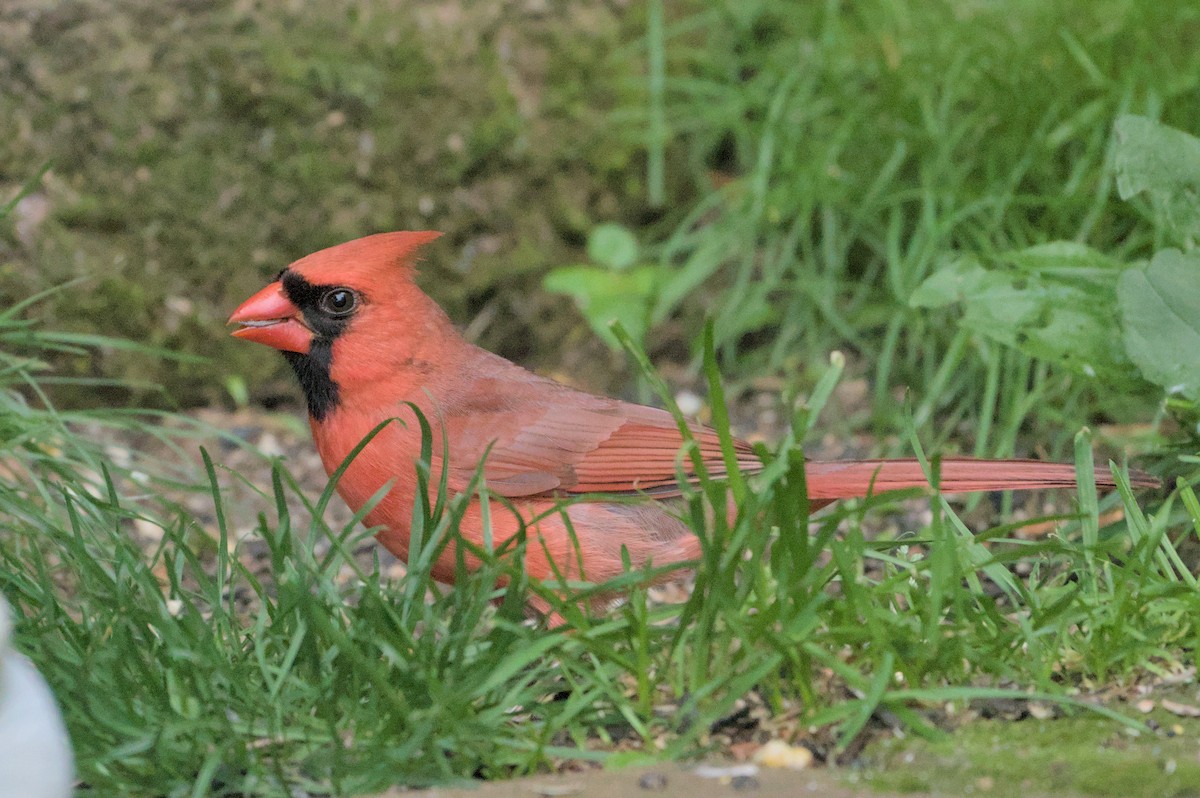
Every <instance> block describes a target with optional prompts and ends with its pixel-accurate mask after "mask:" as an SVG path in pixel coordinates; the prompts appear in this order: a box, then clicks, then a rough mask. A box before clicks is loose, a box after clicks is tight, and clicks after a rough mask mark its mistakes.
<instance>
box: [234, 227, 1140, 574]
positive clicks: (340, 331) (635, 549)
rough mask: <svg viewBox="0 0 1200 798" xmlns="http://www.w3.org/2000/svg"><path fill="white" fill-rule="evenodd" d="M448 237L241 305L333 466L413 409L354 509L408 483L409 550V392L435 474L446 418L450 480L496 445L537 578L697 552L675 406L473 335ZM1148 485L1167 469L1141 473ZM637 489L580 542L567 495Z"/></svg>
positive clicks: (868, 473)
mask: <svg viewBox="0 0 1200 798" xmlns="http://www.w3.org/2000/svg"><path fill="white" fill-rule="evenodd" d="M437 236H438V234H437V233H430V232H420V233H385V234H381V235H375V236H369V237H367V238H362V239H359V240H357V241H351V242H349V243H346V244H342V245H340V246H336V247H331V248H329V249H325V250H322V251H320V252H317V253H314V254H312V255H309V256H308V257H305V258H302V259H301V260H298V261H296V262H295V263H293V264H292V265H291V266H289V267H288V269H286V270H285V271H284V273H283V274H282V275H281V279H280V280H277V281H276V282H274V283H272V284H271V285H269V286H267V287H266V288H265V289H263V290H262V291H260V292H259V293H258V294H256V295H255V296H254V297H251V298H250V299H249V300H247V301H246V302H245V303H243V304H242V305H241V307H239V308H238V309H237V310H236V311H235V312H234V314H233V316H232V317H231V318H230V321H231V322H237V323H241V324H242V325H243V326H242V327H241V329H239V330H237V331H235V332H234V335H236V336H239V337H242V338H246V339H248V340H253V341H259V342H261V343H265V344H267V345H270V346H274V347H276V348H278V349H280V350H281V351H283V352H284V353H285V355H287V356H288V358H289V361H290V362H291V363H292V365H293V367H294V368H295V369H296V372H297V374H298V375H299V376H300V379H301V383H302V384H303V386H304V389H305V393H306V396H307V398H308V401H309V409H310V414H311V426H312V431H313V438H314V440H315V442H316V445H317V449H318V451H319V452H320V455H321V459H322V461H323V462H324V464H325V468H326V470H328V471H330V472H332V471H333V470H334V469H336V468H337V467H338V466H340V464H341V463H342V461H343V460H344V458H345V457H346V456H347V455H348V454H349V453H350V451H351V450H352V449H353V448H354V447H355V446H356V445H358V443H359V442H360V441H361V440H362V439H363V438H364V437H365V436H366V435H367V434H368V433H369V432H370V431H371V430H373V429H375V428H376V427H377V426H378V425H379V424H380V423H381V422H382V421H384V420H385V419H388V418H391V417H398V418H399V419H401V420H403V421H404V422H406V423H404V424H400V423H392V424H389V425H388V426H386V427H385V428H384V429H383V430H382V431H381V432H380V433H379V434H378V435H377V436H376V437H375V438H374V439H373V440H372V441H371V442H370V444H368V445H367V447H366V448H365V449H364V450H363V451H362V453H361V454H360V455H359V456H358V457H357V458H356V459H355V461H354V462H353V463H352V464H351V465H350V467H349V468H348V470H347V471H346V473H345V475H344V476H343V477H342V479H341V481H340V482H339V484H338V491H339V493H340V494H341V495H342V497H343V499H345V501H346V503H347V504H348V505H350V507H352V508H355V509H357V508H359V507H361V506H363V504H365V503H366V502H367V501H368V500H369V499H370V498H371V497H372V496H373V495H374V494H375V493H376V492H377V491H378V490H379V489H380V488H381V487H382V486H383V485H384V484H385V483H387V482H389V481H392V480H394V484H393V487H392V488H391V490H390V492H389V493H388V494H387V495H386V497H384V498H383V500H382V501H381V502H380V503H379V504H378V505H377V506H376V507H375V508H374V509H373V510H372V511H371V512H370V513H369V514H368V515H367V517H366V522H367V523H368V524H370V525H372V526H379V527H381V528H382V531H381V532H379V534H378V539H379V541H380V542H381V543H382V544H383V545H384V546H385V547H386V548H388V549H389V550H390V551H392V552H393V553H395V554H396V555H397V556H399V557H401V558H403V557H405V555H406V554H407V552H408V544H409V531H410V523H411V517H412V508H413V502H414V499H415V495H416V491H417V481H416V473H415V469H414V462H415V461H416V459H417V457H418V456H419V454H420V447H421V434H420V429H419V427H418V425H417V424H416V423H415V417H414V414H413V412H412V410H411V408H410V407H408V406H407V405H406V404H405V403H406V402H411V403H413V404H415V405H416V406H417V407H419V408H421V410H422V412H423V413H424V415H425V417H426V418H427V419H428V421H429V423H430V424H431V425H432V426H433V441H434V453H435V462H434V463H433V469H434V473H435V474H436V473H439V469H440V468H441V466H442V463H441V459H440V441H441V440H442V433H443V431H444V432H445V435H446V437H447V440H448V442H449V445H448V453H449V463H448V474H449V485H450V489H451V490H452V491H456V492H461V491H463V490H465V489H466V488H467V486H468V483H469V481H470V479H471V477H472V475H473V474H474V473H475V470H476V468H477V466H478V464H479V463H480V461H481V460H483V459H484V455H485V453H486V454H487V458H486V462H485V465H484V469H483V474H484V478H485V480H486V483H487V487H488V490H489V491H490V492H492V493H494V494H498V495H501V496H504V497H506V498H508V499H510V500H511V503H512V507H513V508H514V509H513V511H510V510H508V509H506V508H505V507H503V506H502V505H501V503H499V502H493V503H492V504H491V507H490V510H491V533H490V535H491V539H492V540H493V541H494V542H495V543H496V544H497V545H499V544H500V543H501V542H503V541H505V540H506V539H508V538H510V537H512V536H513V535H514V534H516V532H517V530H518V529H519V527H520V525H521V522H522V519H524V520H525V521H530V522H531V525H530V541H531V543H530V545H529V546H528V548H527V552H526V560H525V567H526V569H527V571H528V573H529V574H530V575H531V576H532V577H535V578H549V577H551V576H552V575H553V574H554V573H555V571H556V570H557V572H558V573H562V574H564V575H566V576H568V577H570V578H577V579H580V578H581V579H587V580H590V581H593V582H599V581H603V580H605V579H608V578H611V577H613V576H616V575H617V574H619V573H621V572H622V571H623V570H624V568H623V564H622V562H623V561H622V550H623V549H625V550H627V551H628V555H629V558H630V560H631V562H632V563H633V565H634V566H635V567H636V566H643V565H645V564H647V563H650V562H653V563H654V564H656V565H665V564H669V563H674V562H679V561H685V560H691V559H695V558H696V557H697V556H698V553H699V544H698V541H697V539H696V537H695V536H694V535H693V534H692V532H691V531H690V530H689V529H688V527H687V526H686V525H685V524H683V523H682V522H681V521H680V520H678V519H677V518H676V517H675V516H674V515H673V514H672V512H671V511H670V508H669V507H668V506H665V505H663V504H662V503H661V502H658V501H655V499H664V498H670V497H673V496H678V494H679V486H678V483H677V476H676V474H677V471H676V464H677V462H683V463H684V464H685V466H687V465H688V461H687V460H686V459H685V460H683V461H680V459H679V449H680V446H681V444H682V436H681V435H680V432H679V430H678V428H677V427H676V424H675V421H674V419H673V418H672V417H671V416H670V414H668V413H667V412H665V411H663V410H658V409H655V408H651V407H644V406H641V405H635V404H631V403H628V402H622V401H618V400H616V399H608V398H604V397H599V396H593V395H591V394H587V393H583V392H580V391H576V390H572V389H570V388H567V387H565V386H563V385H561V384H559V383H556V382H554V381H552V380H548V379H545V378H543V377H539V376H537V375H534V374H532V373H530V372H528V371H526V370H525V369H522V368H520V367H519V366H516V365H514V364H513V363H510V362H509V361H507V360H504V359H503V358H500V357H498V356H496V355H493V354H491V353H489V352H486V351H484V350H482V349H479V348H478V347H475V346H472V345H471V344H469V343H467V342H466V341H465V340H463V338H462V337H461V336H460V335H459V334H458V332H457V331H456V330H455V328H454V326H453V325H452V324H451V322H450V320H449V319H448V318H447V317H446V315H445V313H443V312H442V310H441V309H440V308H439V307H438V306H437V305H436V304H435V303H434V302H433V301H432V300H431V299H429V297H427V296H426V295H425V294H424V293H422V292H421V291H420V289H418V288H417V286H416V284H415V283H414V281H413V277H414V274H413V269H412V262H413V258H414V254H415V252H416V250H417V249H418V248H419V247H421V246H422V245H424V244H426V243H428V242H430V241H432V240H433V239H435V238H436V237H437ZM338 292H342V293H340V294H339V293H338ZM346 305H349V309H348V310H347V309H346V307H345V306H346ZM692 433H693V435H694V436H695V439H696V441H697V443H698V446H699V449H700V453H701V456H702V458H703V460H704V463H705V466H706V467H707V468H709V469H710V470H711V472H712V473H715V474H721V473H724V469H725V462H724V459H723V457H722V455H721V450H720V445H719V442H718V439H717V436H716V433H715V432H713V431H712V430H710V429H707V428H704V427H701V426H699V425H697V426H695V427H693V428H692ZM489 447H490V449H489ZM736 452H737V460H738V466H739V468H741V469H742V470H743V471H747V472H753V471H756V470H758V469H760V468H761V467H762V466H761V463H760V462H759V460H758V458H757V457H756V456H755V455H754V453H753V452H752V451H751V449H750V447H749V445H748V444H746V443H744V442H741V441H737V442H736ZM1098 482H1099V484H1100V485H1102V486H1105V487H1111V486H1112V481H1111V480H1110V479H1109V478H1108V477H1107V476H1105V475H1098ZM807 483H808V492H809V496H810V498H811V500H812V502H813V505H814V507H817V506H823V505H825V504H828V503H830V502H831V501H834V500H837V499H843V498H850V497H857V496H866V495H868V494H871V493H882V492H884V491H890V490H899V489H904V488H913V487H922V486H927V484H928V483H927V481H926V477H925V474H924V472H923V471H922V469H921V467H920V465H919V464H918V463H917V462H916V461H914V460H863V461H846V462H810V463H808V464H807ZM1074 484H1075V470H1074V468H1072V467H1071V466H1069V465H1060V464H1057V463H1042V462H1035V461H1031V460H973V459H968V458H947V459H944V460H942V461H941V468H940V488H941V490H943V491H945V492H957V491H987V490H1024V489H1036V488H1069V487H1072V486H1074ZM1135 484H1138V485H1149V484H1154V481H1153V480H1151V479H1149V478H1146V477H1142V476H1136V477H1135ZM636 492H645V493H647V494H648V495H649V496H652V497H653V499H647V500H646V501H645V502H641V503H637V504H629V503H627V502H616V501H612V500H609V501H605V500H604V499H603V498H602V497H600V498H589V499H587V500H584V501H580V502H577V503H573V504H571V505H570V506H568V507H567V508H566V509H565V510H564V511H563V512H565V514H566V515H567V516H568V517H569V519H570V525H571V527H572V528H573V533H574V539H576V540H577V541H578V550H576V546H575V543H574V542H573V536H572V534H571V532H570V531H568V529H567V525H566V523H565V522H564V520H563V517H562V514H561V513H559V512H554V510H555V508H556V506H558V500H559V499H560V498H561V497H563V496H572V495H577V494H593V493H615V494H631V493H636ZM514 513H515V514H514ZM518 515H519V516H520V517H518ZM533 519H538V520H536V521H534V520H533ZM483 526H484V521H483V517H482V514H481V508H480V507H479V504H478V501H476V502H474V503H473V504H472V505H471V507H470V508H469V510H468V512H467V514H466V517H465V518H464V519H463V521H462V525H461V529H462V533H463V535H464V537H466V538H468V539H470V540H473V541H474V542H475V543H478V544H482V543H483V540H484V529H483ZM552 561H553V566H552V564H551V562H552ZM454 562H455V553H454V552H453V551H450V550H447V552H446V554H445V555H444V556H443V558H442V561H441V562H439V563H438V564H437V567H436V568H435V576H436V577H437V578H439V579H443V580H449V579H451V578H452V577H453V575H454ZM468 562H469V560H468ZM580 563H582V567H583V572H582V573H580V569H579V567H578V566H579V564H580Z"/></svg>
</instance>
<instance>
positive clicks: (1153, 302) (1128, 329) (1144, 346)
mask: <svg viewBox="0 0 1200 798" xmlns="http://www.w3.org/2000/svg"><path fill="white" fill-rule="evenodd" d="M1117 298H1118V299H1119V301H1120V310H1121V324H1122V326H1123V327H1124V329H1125V351H1126V352H1128V354H1129V358H1130V359H1131V360H1132V361H1133V362H1134V363H1135V364H1136V365H1137V367H1138V368H1139V369H1140V370H1141V372H1142V374H1143V375H1144V376H1145V377H1146V379H1148V380H1150V381H1151V382H1153V383H1155V384H1157V385H1161V386H1162V387H1163V388H1165V389H1166V390H1167V392H1168V393H1179V394H1183V395H1184V396H1187V397H1188V398H1191V399H1197V398H1200V255H1196V254H1192V253H1183V252H1180V251H1179V250H1177V249H1165V250H1162V251H1161V252H1158V253H1157V254H1155V256H1154V259H1153V260H1151V261H1150V262H1149V263H1148V264H1144V265H1141V266H1135V267H1133V268H1131V269H1128V270H1127V271H1125V272H1124V273H1123V274H1122V275H1121V279H1120V281H1119V282H1118V284H1117Z"/></svg>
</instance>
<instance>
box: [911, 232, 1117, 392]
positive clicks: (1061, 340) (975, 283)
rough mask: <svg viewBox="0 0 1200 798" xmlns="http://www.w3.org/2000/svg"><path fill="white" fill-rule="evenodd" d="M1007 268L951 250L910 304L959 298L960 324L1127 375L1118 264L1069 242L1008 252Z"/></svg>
mask: <svg viewBox="0 0 1200 798" xmlns="http://www.w3.org/2000/svg"><path fill="white" fill-rule="evenodd" d="M1003 260H1004V261H1006V262H1008V263H1012V264H1019V266H1020V268H1012V267H1011V266H1005V265H1002V264H997V265H994V266H985V265H984V264H983V262H982V261H981V260H979V259H978V258H974V257H969V256H967V257H957V258H955V259H953V260H951V261H950V262H948V263H947V264H946V265H945V266H943V267H942V268H940V269H938V271H936V272H935V273H934V274H932V275H931V276H930V277H928V278H927V279H926V280H925V282H923V283H922V284H921V285H919V286H918V287H917V289H916V291H914V292H913V295H912V297H911V299H910V303H911V304H912V305H913V306H914V307H925V308H939V307H946V306H948V305H953V304H957V305H960V306H961V308H962V311H963V316H962V320H961V322H960V323H961V324H963V325H964V326H965V327H967V328H968V329H970V330H971V331H972V332H974V333H976V334H978V335H983V336H986V337H988V338H991V339H992V340H995V341H998V342H1000V343H1002V344H1005V345H1007V346H1013V347H1016V348H1018V349H1021V350H1022V351H1024V352H1026V353H1027V354H1029V355H1031V356H1033V357H1036V358H1040V359H1043V360H1050V361H1053V362H1057V363H1059V364H1061V365H1064V366H1066V367H1068V368H1070V369H1072V370H1073V371H1076V372H1078V373H1080V374H1084V375H1086V376H1089V377H1100V378H1103V379H1106V380H1110V381H1115V382H1125V381H1130V380H1135V379H1136V377H1137V372H1136V370H1135V369H1134V367H1133V365H1132V364H1131V363H1130V362H1129V360H1128V359H1127V358H1126V356H1125V352H1124V347H1122V345H1121V342H1120V331H1119V329H1118V327H1117V325H1116V324H1115V323H1114V316H1115V313H1116V294H1115V291H1116V280H1117V277H1118V275H1119V274H1120V264H1118V263H1116V262H1115V261H1112V260H1109V259H1107V258H1105V257H1104V256H1102V255H1100V254H1099V253H1094V252H1091V251H1090V250H1087V248H1085V247H1080V246H1079V245H1075V244H1053V245H1042V246H1039V247H1032V248H1030V249H1026V250H1022V251H1020V252H1014V253H1009V254H1007V255H1005V256H1004V257H1003Z"/></svg>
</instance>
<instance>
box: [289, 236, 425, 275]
mask: <svg viewBox="0 0 1200 798" xmlns="http://www.w3.org/2000/svg"><path fill="white" fill-rule="evenodd" d="M441 235H442V234H441V233H439V232H436V231H433V230H418V231H401V232H396V233H377V234H376V235H372V236H366V237H365V238H358V239H355V240H354V241H347V242H346V243H344V244H338V245H337V246H333V247H329V248H327V249H322V250H320V251H319V252H314V253H313V254H311V255H307V256H305V257H303V258H301V259H300V260H298V261H296V262H295V263H293V264H292V265H291V266H290V267H289V268H290V269H292V270H294V271H297V272H299V273H300V274H301V275H303V276H304V278H305V279H307V280H309V281H310V282H313V283H316V284H334V283H347V282H349V283H351V284H353V282H354V281H355V279H356V278H358V279H365V280H367V281H373V280H378V279H380V278H382V277H385V276H390V275H391V274H392V273H393V270H395V269H398V268H399V269H403V270H405V271H406V276H407V277H410V278H411V276H412V274H413V272H414V264H415V261H416V258H415V255H416V252H417V250H419V249H420V248H421V247H423V246H425V245H426V244H428V243H430V242H431V241H433V240H435V239H437V238H438V237H440V236H441Z"/></svg>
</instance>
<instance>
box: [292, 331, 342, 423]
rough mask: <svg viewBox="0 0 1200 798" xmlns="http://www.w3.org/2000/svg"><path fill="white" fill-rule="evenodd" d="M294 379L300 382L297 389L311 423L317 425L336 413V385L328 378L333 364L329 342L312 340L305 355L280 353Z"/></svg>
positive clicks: (322, 339) (338, 398) (330, 342)
mask: <svg viewBox="0 0 1200 798" xmlns="http://www.w3.org/2000/svg"><path fill="white" fill-rule="evenodd" d="M283 357H284V358H285V359H286V360H287V362H288V365H290V366H291V367H292V371H294V372H296V379H298V380H299V381H300V389H301V390H302V391H304V400H305V402H307V403H308V414H309V415H310V416H312V418H313V420H314V421H321V420H323V419H324V418H325V417H326V416H328V415H329V414H330V413H332V412H333V411H334V410H336V409H337V406H338V402H339V401H340V396H339V391H338V384H337V383H336V382H334V381H333V377H332V376H330V374H329V368H330V364H331V363H332V362H333V341H331V340H329V339H327V338H314V339H313V342H312V346H310V347H309V351H308V352H307V353H301V352H284V353H283Z"/></svg>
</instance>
